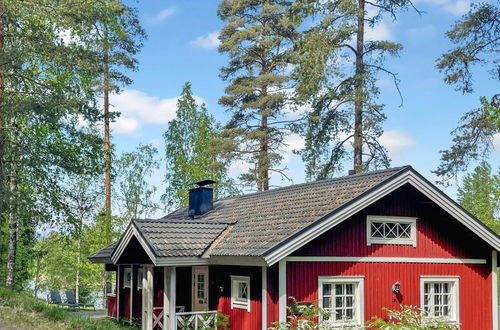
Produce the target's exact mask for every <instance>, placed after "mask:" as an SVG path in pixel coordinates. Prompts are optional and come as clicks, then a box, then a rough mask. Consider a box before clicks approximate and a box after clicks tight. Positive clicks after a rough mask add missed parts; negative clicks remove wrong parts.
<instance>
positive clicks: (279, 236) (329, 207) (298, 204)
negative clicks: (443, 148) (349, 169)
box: [163, 167, 409, 256]
mask: <svg viewBox="0 0 500 330" xmlns="http://www.w3.org/2000/svg"><path fill="white" fill-rule="evenodd" d="M408 168H409V167H398V168H392V169H388V170H382V171H373V172H368V173H364V174H357V175H350V176H345V177H340V178H334V179H328V180H322V181H317V182H312V183H305V184H298V185H293V186H289V187H284V188H278V189H273V190H269V191H266V192H260V193H253V194H248V195H243V196H238V197H233V198H226V199H222V200H219V201H216V202H215V203H214V210H213V211H210V212H208V213H207V214H205V215H203V216H201V217H199V218H198V219H197V221H203V222H209V223H220V222H224V223H230V222H234V225H233V226H232V228H231V229H230V230H229V231H228V232H227V233H226V234H225V235H224V238H223V239H222V240H220V242H218V244H217V245H216V246H214V247H212V249H211V253H210V254H211V255H215V256H261V255H263V254H264V253H265V252H266V251H267V250H269V249H271V248H272V247H274V246H275V245H277V244H279V243H280V242H282V241H284V240H285V239H286V238H288V237H289V236H291V235H293V234H294V233H296V232H298V231H300V230H301V229H303V228H305V227H306V226H308V225H310V224H312V223H313V222H315V221H317V220H319V219H320V218H321V217H323V216H325V215H326V214H328V213H330V212H331V211H333V210H334V209H336V208H337V207H339V206H342V205H343V204H345V203H347V202H349V201H351V200H352V199H354V198H355V197H357V196H359V195H361V194H362V193H364V192H366V191H367V190H369V189H371V188H373V187H374V186H376V185H378V184H380V183H382V182H383V181H385V180H387V179H388V178H390V177H391V176H393V175H395V174H397V173H399V172H400V171H402V170H404V169H408ZM187 214H188V213H187V208H186V207H183V208H181V209H179V210H177V211H174V212H173V213H171V214H169V215H167V216H166V217H164V218H163V220H164V221H165V222H164V225H165V226H170V224H169V223H170V222H172V223H175V222H177V221H180V220H182V221H193V220H190V219H189V218H188V215H187ZM190 239H191V240H194V241H196V240H198V239H199V238H198V237H197V236H192V237H190Z"/></svg>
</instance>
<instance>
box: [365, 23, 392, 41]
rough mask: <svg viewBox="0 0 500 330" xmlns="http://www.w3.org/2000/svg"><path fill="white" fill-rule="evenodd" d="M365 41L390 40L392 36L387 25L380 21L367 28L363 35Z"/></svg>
mask: <svg viewBox="0 0 500 330" xmlns="http://www.w3.org/2000/svg"><path fill="white" fill-rule="evenodd" d="M393 24H395V23H393ZM365 39H366V40H392V39H393V35H392V31H391V28H390V26H389V23H388V22H386V21H381V22H379V23H378V24H377V25H375V26H374V27H373V28H370V27H368V28H367V29H366V34H365Z"/></svg>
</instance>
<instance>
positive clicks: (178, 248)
mask: <svg viewBox="0 0 500 330" xmlns="http://www.w3.org/2000/svg"><path fill="white" fill-rule="evenodd" d="M134 223H135V224H136V226H137V229H139V231H140V232H141V233H142V235H143V236H144V238H146V240H147V242H148V243H149V244H150V245H151V247H152V248H153V249H154V252H155V254H156V256H157V257H184V256H201V255H202V254H203V252H204V251H205V250H206V249H207V248H208V247H209V246H210V244H211V243H212V242H213V241H214V240H215V239H216V238H217V237H218V236H219V235H220V234H221V233H222V231H224V229H226V227H227V224H224V223H216V222H200V221H194V220H189V221H168V222H167V221H165V220H161V219H160V220H134Z"/></svg>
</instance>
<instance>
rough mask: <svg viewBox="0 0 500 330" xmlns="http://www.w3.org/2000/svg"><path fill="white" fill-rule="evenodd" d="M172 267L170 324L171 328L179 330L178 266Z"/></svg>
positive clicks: (171, 329)
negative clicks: (177, 300) (177, 309)
mask: <svg viewBox="0 0 500 330" xmlns="http://www.w3.org/2000/svg"><path fill="white" fill-rule="evenodd" d="M169 268H170V284H169V306H168V307H169V311H168V314H169V316H170V317H169V320H168V321H169V324H170V327H169V329H170V330H177V318H176V315H175V313H176V310H175V306H176V305H177V302H176V296H175V294H176V293H175V292H176V290H175V289H176V287H177V283H176V282H177V268H175V266H172V267H169Z"/></svg>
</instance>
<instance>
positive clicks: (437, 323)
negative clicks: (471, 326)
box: [367, 305, 459, 330]
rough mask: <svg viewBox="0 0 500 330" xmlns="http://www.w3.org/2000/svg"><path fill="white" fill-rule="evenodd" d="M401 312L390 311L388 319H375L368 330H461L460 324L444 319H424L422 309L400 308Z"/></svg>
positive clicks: (369, 323)
mask: <svg viewBox="0 0 500 330" xmlns="http://www.w3.org/2000/svg"><path fill="white" fill-rule="evenodd" d="M400 307H401V309H400V310H390V309H387V308H384V310H385V311H386V312H387V319H382V318H379V317H375V318H373V319H372V320H371V321H370V322H368V323H367V328H368V329H384V330H398V329H401V330H403V329H412V330H413V329H415V330H418V329H434V330H455V329H459V324H457V323H451V322H449V321H447V320H445V319H443V318H438V317H435V318H424V316H423V313H422V311H421V309H420V308H418V307H416V306H404V305H401V306H400Z"/></svg>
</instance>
